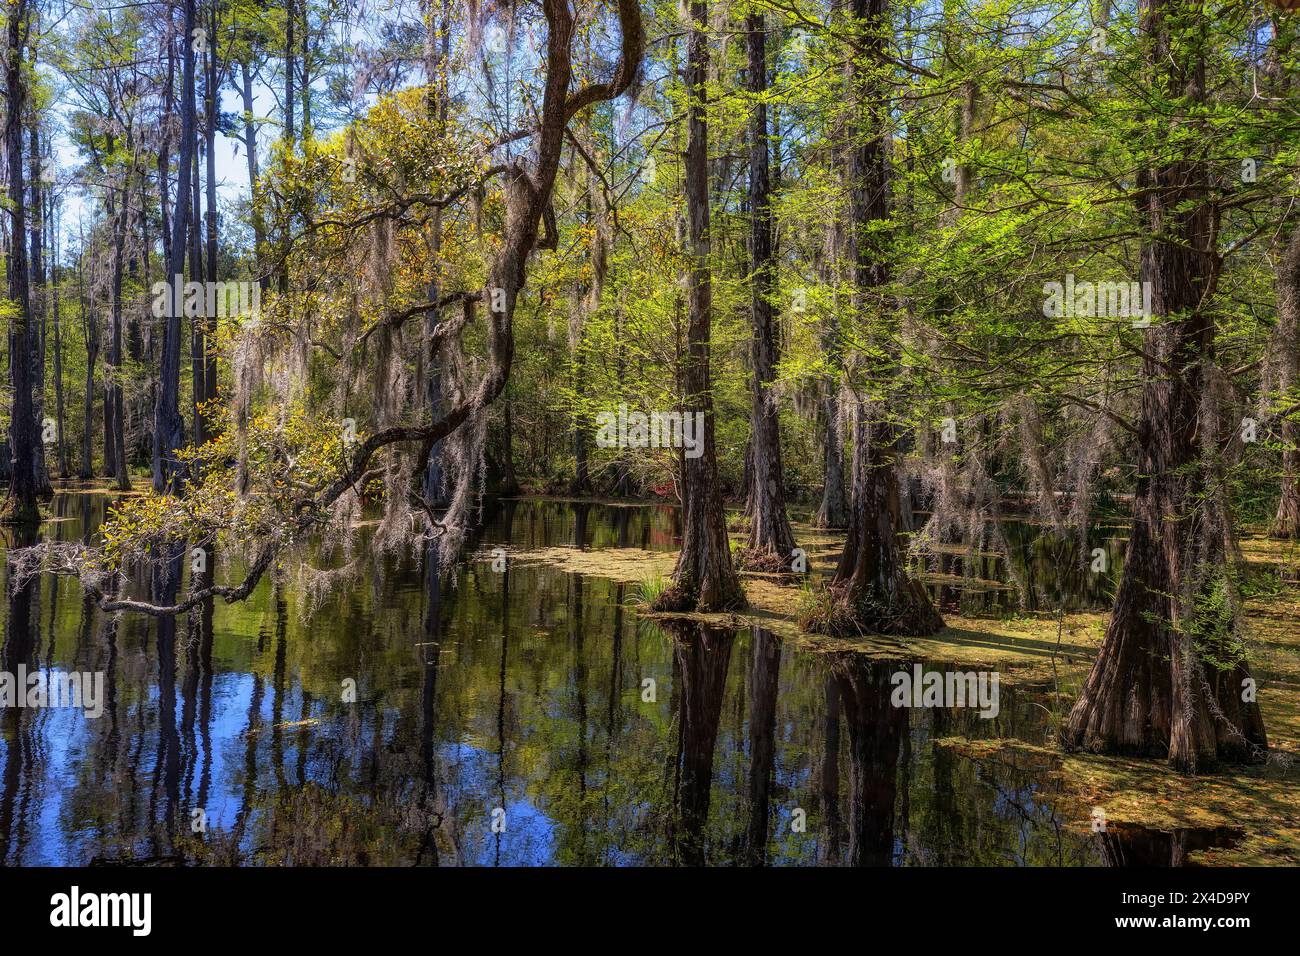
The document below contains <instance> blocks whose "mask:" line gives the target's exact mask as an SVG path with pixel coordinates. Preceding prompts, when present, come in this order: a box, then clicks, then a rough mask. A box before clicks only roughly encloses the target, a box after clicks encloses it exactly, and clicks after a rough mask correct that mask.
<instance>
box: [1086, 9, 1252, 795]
mask: <svg viewBox="0 0 1300 956" xmlns="http://www.w3.org/2000/svg"><path fill="white" fill-rule="evenodd" d="M1196 20H1197V18H1196V17H1194V16H1192V11H1191V9H1190V8H1189V7H1188V5H1187V3H1186V0H1145V2H1144V3H1143V5H1142V8H1141V16H1140V20H1139V35H1140V40H1141V42H1142V43H1143V44H1144V45H1145V47H1146V56H1147V61H1148V65H1149V69H1150V74H1151V77H1152V83H1153V84H1154V85H1156V86H1157V87H1158V88H1159V89H1160V90H1161V91H1162V92H1163V93H1164V94H1165V95H1168V96H1171V97H1183V96H1185V97H1187V98H1189V99H1191V100H1193V101H1195V102H1204V99H1205V64H1204V57H1203V53H1202V44H1203V42H1204V41H1203V35H1202V33H1201V30H1202V29H1203V28H1202V27H1201V26H1200V25H1199V24H1195V25H1189V24H1194V22H1195V21H1196ZM1171 141H1176V142H1187V141H1188V140H1187V139H1182V140H1176V139H1171ZM1137 189H1138V190H1139V191H1140V192H1139V199H1138V203H1139V211H1140V213H1141V215H1142V217H1143V219H1144V221H1145V222H1144V225H1145V228H1146V237H1145V240H1144V245H1143V249H1142V279H1143V281H1144V282H1149V283H1150V288H1151V307H1152V312H1153V314H1154V315H1155V316H1158V317H1159V322H1158V324H1156V325H1154V326H1152V327H1151V328H1150V329H1148V330H1147V331H1146V332H1145V333H1144V336H1145V341H1144V343H1143V349H1142V354H1143V356H1144V358H1143V363H1142V380H1143V387H1142V400H1141V413H1140V418H1139V422H1138V455H1139V457H1138V468H1137V473H1138V480H1137V491H1136V494H1135V497H1134V504H1133V530H1132V533H1131V535H1130V538H1129V544H1128V550H1127V552H1126V554H1125V557H1124V571H1123V575H1122V577H1121V579H1120V585H1119V591H1118V593H1117V594H1116V597H1115V608H1114V611H1113V612H1112V614H1111V619H1110V623H1109V625H1108V627H1107V628H1106V637H1105V639H1104V641H1103V642H1102V646H1101V651H1100V653H1099V654H1098V656H1097V660H1096V662H1095V663H1094V664H1093V667H1092V671H1091V672H1090V673H1089V674H1088V678H1087V680H1086V682H1085V683H1084V687H1083V692H1082V693H1081V695H1080V696H1079V699H1078V701H1077V702H1076V703H1075V705H1074V708H1073V710H1072V711H1071V712H1070V717H1069V721H1068V722H1067V724H1066V726H1065V728H1064V729H1063V732H1062V738H1063V742H1064V743H1065V744H1066V746H1068V747H1073V748H1082V749H1085V750H1091V751H1099V752H1107V753H1114V752H1121V753H1136V754H1145V755H1159V756H1167V757H1168V759H1169V761H1170V763H1171V764H1173V766H1174V767H1175V768H1177V769H1179V770H1182V771H1185V772H1191V773H1195V772H1197V771H1198V770H1201V769H1203V768H1205V767H1207V766H1210V765H1213V764H1214V763H1215V762H1216V761H1218V760H1220V759H1225V758H1226V759H1231V760H1240V759H1247V758H1250V757H1253V756H1257V755H1259V753H1260V752H1261V751H1262V749H1263V748H1264V747H1266V746H1267V740H1266V738H1265V734H1264V723H1263V719H1262V717H1261V716H1260V711H1259V705H1258V704H1257V703H1255V701H1254V698H1253V695H1249V696H1250V700H1249V701H1243V700H1242V697H1244V696H1247V695H1246V694H1244V693H1243V687H1244V686H1246V684H1245V682H1247V681H1249V680H1250V672H1249V670H1248V668H1247V665H1246V661H1245V656H1244V653H1243V652H1241V651H1240V650H1236V651H1234V650H1232V649H1231V648H1230V647H1229V646H1225V644H1226V643H1227V642H1225V641H1223V640H1222V639H1221V638H1220V637H1219V636H1218V635H1215V634H1208V635H1199V636H1197V637H1196V638H1195V639H1193V636H1192V635H1193V633H1194V632H1195V631H1196V630H1197V621H1196V604H1197V603H1198V602H1199V601H1200V599H1201V598H1202V597H1203V596H1204V588H1205V586H1206V584H1207V582H1206V581H1205V579H1204V577H1203V575H1204V573H1205V569H1201V570H1199V571H1198V570H1194V569H1193V568H1192V567H1191V562H1192V561H1194V560H1196V561H1201V562H1204V558H1205V555H1206V554H1209V555H1210V561H1211V562H1215V561H1216V560H1217V561H1219V562H1221V561H1222V554H1221V548H1220V545H1219V544H1217V543H1216V542H1215V541H1213V540H1210V539H1209V538H1208V537H1207V531H1206V527H1205V526H1206V524H1207V523H1208V522H1207V521H1206V516H1205V515H1204V514H1203V513H1200V510H1201V509H1203V508H1204V506H1205V505H1204V499H1205V497H1206V496H1205V491H1206V482H1205V473H1204V470H1203V469H1204V466H1203V462H1202V460H1201V455H1202V447H1201V442H1206V443H1207V444H1209V443H1212V442H1213V441H1214V440H1215V436H1211V435H1206V434H1204V432H1205V430H1206V429H1208V428H1209V424H1210V423H1209V422H1207V421H1206V418H1205V416H1203V415H1202V414H1201V411H1202V400H1203V398H1204V391H1205V387H1206V377H1205V369H1206V366H1207V365H1208V364H1209V363H1211V362H1212V361H1213V358H1214V339H1215V323H1214V315H1213V310H1212V308H1210V307H1209V304H1208V301H1207V300H1208V299H1209V298H1210V296H1211V294H1212V292H1213V289H1214V282H1215V269H1216V266H1215V260H1216V258H1217V257H1216V255H1215V249H1214V248H1213V243H1214V235H1215V229H1214V222H1213V217H1214V213H1213V210H1212V209H1211V207H1210V205H1209V203H1208V202H1207V198H1208V193H1209V170H1208V168H1207V167H1206V164H1205V163H1204V161H1203V160H1201V159H1200V157H1199V151H1198V153H1197V155H1192V154H1191V151H1190V150H1188V152H1187V153H1185V154H1184V156H1183V157H1182V158H1169V159H1163V160H1162V162H1161V164H1160V165H1157V166H1154V167H1148V168H1144V169H1141V170H1140V171H1139V174H1138V177H1137ZM1221 570H1222V569H1221ZM1219 580H1220V583H1223V584H1224V586H1226V587H1232V586H1233V585H1232V582H1231V579H1230V577H1229V576H1227V575H1226V574H1224V575H1222V576H1221V577H1220V579H1219ZM1227 637H1228V641H1229V642H1230V641H1231V639H1232V635H1228V636H1227ZM1198 643H1200V644H1201V645H1202V646H1200V647H1198V646H1196V645H1197V644H1198ZM1206 657H1209V658H1212V659H1215V660H1218V661H1221V662H1222V663H1223V665H1224V666H1223V667H1222V668H1219V667H1210V666H1209V665H1207V664H1206V663H1204V660H1205V658H1206Z"/></svg>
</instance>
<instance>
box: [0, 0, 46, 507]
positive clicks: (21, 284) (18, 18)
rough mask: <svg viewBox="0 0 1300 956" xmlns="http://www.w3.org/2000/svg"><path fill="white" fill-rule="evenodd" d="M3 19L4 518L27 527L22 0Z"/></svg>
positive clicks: (28, 343) (32, 499)
mask: <svg viewBox="0 0 1300 956" xmlns="http://www.w3.org/2000/svg"><path fill="white" fill-rule="evenodd" d="M7 12H8V17H7V21H6V24H5V27H6V35H7V39H8V48H7V50H6V56H5V90H6V92H7V96H6V98H5V156H6V160H7V162H8V167H9V223H10V229H9V235H10V237H11V239H12V241H11V242H10V250H9V263H8V272H9V300H10V302H12V303H13V307H14V310H15V311H14V315H13V318H12V319H11V326H10V327H11V329H12V334H11V337H10V349H11V352H10V368H11V374H12V378H13V388H14V397H13V408H12V412H11V417H10V420H9V453H10V455H11V456H12V462H13V465H12V469H11V475H10V481H9V495H8V498H7V500H6V501H5V504H4V509H3V516H4V520H5V521H6V522H8V523H11V524H16V525H19V526H21V527H30V526H32V525H35V524H37V523H38V522H39V520H40V508H39V505H38V502H37V496H38V493H39V488H38V487H37V484H36V463H35V457H36V448H37V446H38V445H39V444H40V440H41V434H40V430H39V428H38V426H37V422H36V409H35V405H34V400H33V387H34V384H35V376H34V375H33V369H32V361H31V355H32V304H31V297H30V290H29V288H28V271H27V249H26V246H25V244H24V243H23V236H24V235H26V233H27V189H26V183H25V182H24V181H23V180H24V176H23V114H24V111H25V109H26V105H27V77H26V76H25V75H24V69H25V66H24V63H23V50H24V48H25V47H26V43H27V36H28V31H29V26H30V24H29V22H28V17H27V2H26V0H14V2H12V3H11V4H10V5H9V8H8V11H7Z"/></svg>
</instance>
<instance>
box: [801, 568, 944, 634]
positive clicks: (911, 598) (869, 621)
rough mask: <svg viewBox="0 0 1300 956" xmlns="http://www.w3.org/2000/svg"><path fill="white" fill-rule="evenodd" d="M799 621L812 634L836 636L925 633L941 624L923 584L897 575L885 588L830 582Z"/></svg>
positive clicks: (940, 626)
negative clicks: (810, 610)
mask: <svg viewBox="0 0 1300 956" xmlns="http://www.w3.org/2000/svg"><path fill="white" fill-rule="evenodd" d="M801 623H802V624H803V627H804V630H807V631H811V632H812V633H814V634H831V635H834V636H837V637H857V636H859V635H864V634H885V635H889V636H899V637H902V636H907V637H929V636H930V635H932V634H936V633H938V632H939V631H940V630H942V629H943V626H944V623H943V618H942V617H941V616H940V614H939V612H938V611H936V610H935V609H934V605H933V604H932V603H931V602H930V596H929V595H928V594H926V593H925V588H923V587H922V586H921V585H920V584H919V583H917V582H916V581H913V580H911V579H910V578H899V579H898V580H897V581H896V582H895V583H894V584H893V586H892V587H889V588H884V587H870V586H868V587H857V588H855V587H853V586H852V582H849V583H847V584H839V585H834V584H833V585H831V586H830V588H828V589H827V592H826V595H825V600H824V601H823V602H822V603H821V604H820V605H819V606H818V607H817V608H816V609H815V611H814V612H812V613H811V614H808V615H805V617H804V620H803V621H802V622H801Z"/></svg>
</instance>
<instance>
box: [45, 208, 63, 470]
mask: <svg viewBox="0 0 1300 956" xmlns="http://www.w3.org/2000/svg"><path fill="white" fill-rule="evenodd" d="M48 218H49V220H50V221H51V226H50V230H51V237H52V241H51V243H50V248H51V249H52V250H53V262H51V264H50V281H49V294H50V299H51V301H52V302H53V316H54V415H55V422H56V428H57V431H56V434H57V436H58V437H57V441H58V448H59V478H60V480H64V481H66V480H67V478H68V446H67V445H66V444H65V443H64V440H63V421H64V414H63V413H64V408H63V322H62V319H61V317H60V316H59V233H58V228H57V222H55V221H54V200H53V198H51V199H50V215H49V217H48Z"/></svg>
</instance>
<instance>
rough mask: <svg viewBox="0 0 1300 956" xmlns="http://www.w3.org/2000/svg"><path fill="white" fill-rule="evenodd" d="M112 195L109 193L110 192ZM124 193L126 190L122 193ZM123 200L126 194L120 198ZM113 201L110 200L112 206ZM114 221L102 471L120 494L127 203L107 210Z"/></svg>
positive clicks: (123, 482)
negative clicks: (123, 280)
mask: <svg viewBox="0 0 1300 956" xmlns="http://www.w3.org/2000/svg"><path fill="white" fill-rule="evenodd" d="M110 192H111V190H110ZM123 192H124V194H125V190H124V191H123ZM123 198H124V199H125V195H124V196H123ZM113 202H114V200H112V199H110V201H109V205H110V207H111V206H112V204H113ZM109 216H110V217H111V218H112V221H113V260H112V266H111V268H112V289H111V290H110V293H109V294H110V296H111V312H110V318H109V341H108V368H109V375H108V383H107V386H106V388H105V392H104V426H105V431H104V470H105V471H106V472H107V473H108V474H109V475H111V476H112V477H113V478H114V485H115V487H116V488H117V489H118V490H119V491H126V490H128V489H129V488H130V487H131V476H130V474H129V472H128V471H127V466H126V428H125V424H124V418H125V412H124V410H123V406H122V381H121V372H122V259H123V256H124V255H125V253H124V246H125V244H126V235H125V233H126V204H125V201H124V202H123V204H122V207H121V208H120V209H116V210H114V209H112V208H110V209H109Z"/></svg>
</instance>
